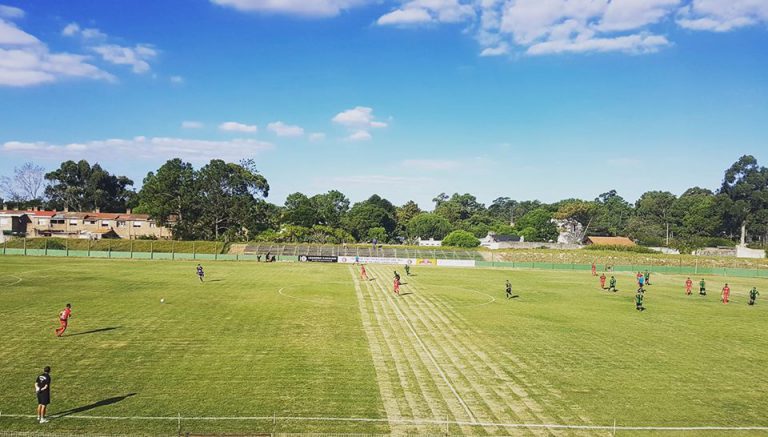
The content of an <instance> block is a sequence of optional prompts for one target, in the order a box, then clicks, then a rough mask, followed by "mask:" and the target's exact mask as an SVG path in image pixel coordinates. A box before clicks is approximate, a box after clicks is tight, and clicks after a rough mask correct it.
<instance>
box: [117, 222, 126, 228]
mask: <svg viewBox="0 0 768 437" xmlns="http://www.w3.org/2000/svg"><path fill="white" fill-rule="evenodd" d="M117 227H118V228H124V227H125V220H118V221H117Z"/></svg>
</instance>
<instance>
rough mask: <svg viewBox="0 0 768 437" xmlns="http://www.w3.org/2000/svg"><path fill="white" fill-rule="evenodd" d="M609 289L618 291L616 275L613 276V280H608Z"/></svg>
mask: <svg viewBox="0 0 768 437" xmlns="http://www.w3.org/2000/svg"><path fill="white" fill-rule="evenodd" d="M608 291H618V290H616V277H615V276H611V280H610V281H608Z"/></svg>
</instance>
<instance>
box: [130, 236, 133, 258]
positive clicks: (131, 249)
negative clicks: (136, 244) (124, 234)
mask: <svg viewBox="0 0 768 437" xmlns="http://www.w3.org/2000/svg"><path fill="white" fill-rule="evenodd" d="M130 251H131V259H133V240H131V248H130Z"/></svg>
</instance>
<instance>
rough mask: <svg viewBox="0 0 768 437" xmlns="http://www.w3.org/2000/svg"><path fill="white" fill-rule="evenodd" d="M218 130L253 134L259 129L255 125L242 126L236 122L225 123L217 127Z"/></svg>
mask: <svg viewBox="0 0 768 437" xmlns="http://www.w3.org/2000/svg"><path fill="white" fill-rule="evenodd" d="M219 130H223V131H225V132H245V133H255V132H257V131H258V130H259V128H258V126H256V125H255V124H243V123H238V122H236V121H227V122H224V123H221V124H220V125H219Z"/></svg>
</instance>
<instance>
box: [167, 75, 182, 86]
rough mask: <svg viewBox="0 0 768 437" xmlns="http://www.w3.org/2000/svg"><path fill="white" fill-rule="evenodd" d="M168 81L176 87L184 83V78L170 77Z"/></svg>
mask: <svg viewBox="0 0 768 437" xmlns="http://www.w3.org/2000/svg"><path fill="white" fill-rule="evenodd" d="M168 80H170V81H171V83H173V84H176V85H180V84H182V83H184V78H183V77H181V76H171V77H169V78H168Z"/></svg>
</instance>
